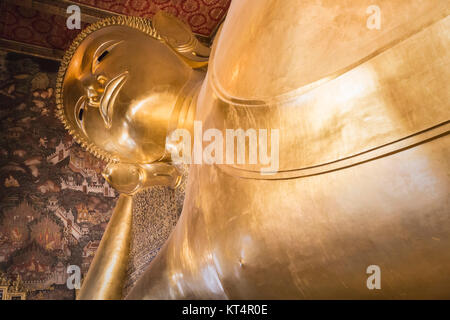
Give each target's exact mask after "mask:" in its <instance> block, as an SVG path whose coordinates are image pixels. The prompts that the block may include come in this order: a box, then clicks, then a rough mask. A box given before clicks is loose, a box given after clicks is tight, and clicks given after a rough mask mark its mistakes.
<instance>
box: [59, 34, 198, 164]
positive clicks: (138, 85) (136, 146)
mask: <svg viewBox="0 0 450 320" xmlns="http://www.w3.org/2000/svg"><path fill="white" fill-rule="evenodd" d="M191 72H192V69H191V68H190V67H188V66H187V65H186V64H184V63H183V62H182V61H181V60H180V59H179V58H178V56H177V55H176V54H175V53H174V52H173V51H172V50H171V49H170V48H169V47H168V46H167V45H166V44H164V43H163V42H161V41H159V40H157V39H154V38H152V37H151V36H149V35H147V34H145V33H144V32H141V31H139V30H137V29H133V28H130V27H127V26H108V27H104V28H102V29H99V30H97V31H94V32H93V33H91V34H90V35H89V36H87V37H86V38H85V39H84V40H83V42H82V43H81V45H80V46H79V47H78V48H77V50H76V52H75V54H74V55H73V57H72V59H71V62H70V64H69V66H68V68H67V71H66V74H65V77H64V81H63V87H62V96H63V105H64V113H65V117H66V118H67V121H68V122H69V123H70V124H71V126H72V127H73V128H75V131H76V133H77V134H78V135H80V136H83V137H84V138H85V140H87V141H88V142H91V143H93V144H94V145H96V146H97V147H98V148H100V149H101V150H103V151H106V152H107V153H109V154H111V155H112V156H114V157H116V158H118V159H120V160H121V161H124V162H134V163H149V162H153V161H156V160H158V159H160V158H161V157H162V156H163V155H164V146H165V139H166V135H167V129H168V123H169V120H170V117H171V113H172V110H173V108H174V106H175V103H176V100H177V97H178V94H179V92H180V90H181V88H182V87H183V85H184V84H185V83H186V81H187V80H188V79H189V76H190V74H191Z"/></svg>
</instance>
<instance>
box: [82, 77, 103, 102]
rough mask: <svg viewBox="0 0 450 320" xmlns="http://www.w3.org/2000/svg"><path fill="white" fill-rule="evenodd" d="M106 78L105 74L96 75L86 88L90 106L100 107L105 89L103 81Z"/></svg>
mask: <svg viewBox="0 0 450 320" xmlns="http://www.w3.org/2000/svg"><path fill="white" fill-rule="evenodd" d="M107 81H108V79H107V78H106V77H105V76H102V75H100V76H97V77H96V78H95V80H94V81H92V82H91V83H90V84H89V86H88V87H87V88H86V95H87V98H88V104H89V105H90V106H92V107H96V108H98V107H100V101H101V99H102V95H103V93H104V91H105V83H106V82H107Z"/></svg>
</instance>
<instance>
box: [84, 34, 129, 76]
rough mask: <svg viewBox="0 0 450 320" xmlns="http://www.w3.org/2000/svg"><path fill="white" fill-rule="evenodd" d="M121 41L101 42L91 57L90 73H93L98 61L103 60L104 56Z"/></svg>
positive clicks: (98, 63)
mask: <svg viewBox="0 0 450 320" xmlns="http://www.w3.org/2000/svg"><path fill="white" fill-rule="evenodd" d="M122 42H123V40H122V41H115V40H112V41H108V42H106V43H103V44H102V45H101V46H100V47H99V48H97V50H96V51H95V53H94V56H93V59H92V70H91V71H92V73H95V70H96V69H97V67H98V66H99V65H100V62H102V61H103V60H105V58H106V56H107V55H109V54H110V53H111V51H112V50H113V49H114V48H115V47H116V46H117V45H118V44H120V43H122Z"/></svg>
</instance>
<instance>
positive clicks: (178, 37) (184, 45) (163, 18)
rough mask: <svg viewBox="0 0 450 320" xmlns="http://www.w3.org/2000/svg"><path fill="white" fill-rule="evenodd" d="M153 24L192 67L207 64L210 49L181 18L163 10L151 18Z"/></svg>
mask: <svg viewBox="0 0 450 320" xmlns="http://www.w3.org/2000/svg"><path fill="white" fill-rule="evenodd" d="M152 22H153V26H154V27H155V29H156V30H157V31H158V33H159V35H160V36H161V38H162V39H163V40H164V41H165V42H166V43H167V44H168V45H169V47H171V48H172V49H173V50H174V51H175V53H177V55H178V56H179V57H180V58H181V59H182V60H183V61H184V62H186V63H187V64H188V65H189V66H191V67H192V68H201V67H204V66H206V65H207V64H208V59H209V55H210V52H211V49H210V48H208V47H207V46H205V45H203V44H202V43H200V41H198V39H197V38H196V37H195V36H194V34H193V33H192V32H191V30H190V29H189V27H188V26H187V25H185V24H184V23H183V22H182V21H181V20H179V19H177V18H175V17H174V16H172V15H170V14H168V13H167V12H164V11H158V12H157V13H156V14H155V15H154V16H153V18H152Z"/></svg>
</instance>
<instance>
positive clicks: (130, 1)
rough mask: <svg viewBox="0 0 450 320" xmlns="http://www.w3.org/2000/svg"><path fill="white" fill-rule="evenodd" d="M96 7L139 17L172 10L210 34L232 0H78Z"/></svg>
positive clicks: (198, 29)
mask: <svg viewBox="0 0 450 320" xmlns="http://www.w3.org/2000/svg"><path fill="white" fill-rule="evenodd" d="M74 2H79V3H82V4H87V5H90V6H93V7H96V8H100V9H105V10H108V11H112V12H116V13H120V14H124V15H131V16H139V17H148V18H150V17H152V16H153V14H155V13H156V11H158V10H164V11H167V12H170V13H171V14H173V15H174V16H177V17H178V18H180V19H181V20H183V21H184V22H186V23H187V24H188V25H189V26H191V29H192V31H194V32H196V33H199V34H201V35H204V36H210V35H211V33H212V32H213V31H214V29H215V28H216V26H217V24H218V23H219V22H220V20H221V19H222V18H223V16H224V15H225V14H226V12H227V10H228V7H229V6H230V2H231V0H74Z"/></svg>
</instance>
